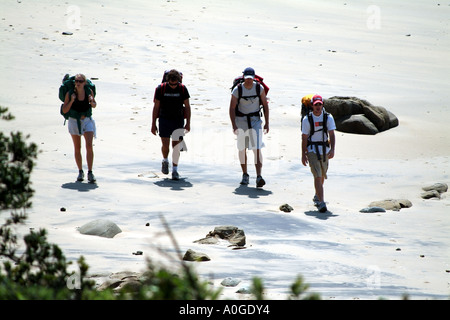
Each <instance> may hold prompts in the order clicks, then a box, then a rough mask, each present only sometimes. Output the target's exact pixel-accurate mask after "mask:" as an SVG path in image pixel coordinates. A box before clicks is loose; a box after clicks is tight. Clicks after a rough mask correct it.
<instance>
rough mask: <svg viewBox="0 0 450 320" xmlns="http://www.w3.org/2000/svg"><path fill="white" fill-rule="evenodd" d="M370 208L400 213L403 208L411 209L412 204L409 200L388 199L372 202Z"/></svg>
mask: <svg viewBox="0 0 450 320" xmlns="http://www.w3.org/2000/svg"><path fill="white" fill-rule="evenodd" d="M369 207H379V208H384V209H386V210H393V211H400V209H402V208H411V207H412V203H411V201H409V200H408V199H386V200H381V201H374V202H371V203H370V204H369Z"/></svg>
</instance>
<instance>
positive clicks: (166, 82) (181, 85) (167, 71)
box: [153, 70, 187, 119]
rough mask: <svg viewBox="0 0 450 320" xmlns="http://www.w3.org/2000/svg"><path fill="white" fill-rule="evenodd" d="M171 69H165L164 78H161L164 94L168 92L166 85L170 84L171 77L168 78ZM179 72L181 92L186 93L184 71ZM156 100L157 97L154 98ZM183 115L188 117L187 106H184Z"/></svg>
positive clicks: (162, 92)
mask: <svg viewBox="0 0 450 320" xmlns="http://www.w3.org/2000/svg"><path fill="white" fill-rule="evenodd" d="M169 72H170V70H165V71H164V74H163V77H162V80H161V94H162V95H163V96H164V93H165V92H166V87H167V85H168V82H169V79H168V78H167V76H168V74H169ZM178 73H179V74H180V76H181V79H180V82H179V83H178V87H181V94H184V88H185V86H184V84H183V83H182V82H183V73H182V72H180V71H178ZM154 101H155V98H153V102H154ZM183 116H184V118H185V119H186V118H187V117H186V107H183Z"/></svg>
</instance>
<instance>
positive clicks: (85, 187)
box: [61, 181, 98, 192]
mask: <svg viewBox="0 0 450 320" xmlns="http://www.w3.org/2000/svg"><path fill="white" fill-rule="evenodd" d="M61 188H63V189H71V190H78V191H79V192H88V191H91V190H95V189H97V188H98V185H97V183H95V182H94V183H92V182H88V183H83V182H81V181H75V182H67V183H64V184H62V185H61Z"/></svg>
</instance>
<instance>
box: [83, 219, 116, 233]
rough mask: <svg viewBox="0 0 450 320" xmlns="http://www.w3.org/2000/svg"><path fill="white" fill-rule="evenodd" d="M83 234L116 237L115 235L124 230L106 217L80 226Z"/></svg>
mask: <svg viewBox="0 0 450 320" xmlns="http://www.w3.org/2000/svg"><path fill="white" fill-rule="evenodd" d="M78 231H79V232H80V233H81V234H87V235H92V236H99V237H105V238H114V236H115V235H116V234H118V233H120V232H122V230H121V229H120V228H119V227H118V226H117V225H116V224H115V223H114V222H112V221H110V220H105V219H98V220H94V221H91V222H88V223H86V224H84V225H82V226H81V227H80V228H78Z"/></svg>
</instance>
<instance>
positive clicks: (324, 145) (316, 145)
mask: <svg viewBox="0 0 450 320" xmlns="http://www.w3.org/2000/svg"><path fill="white" fill-rule="evenodd" d="M310 145H312V146H314V149H315V150H316V154H317V159H318V160H319V161H320V160H323V162H325V160H326V152H327V147H329V146H330V144H329V143H328V140H327V141H316V142H313V141H308V143H307V146H310ZM319 146H322V153H323V159H322V158H321V157H320V152H319Z"/></svg>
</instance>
